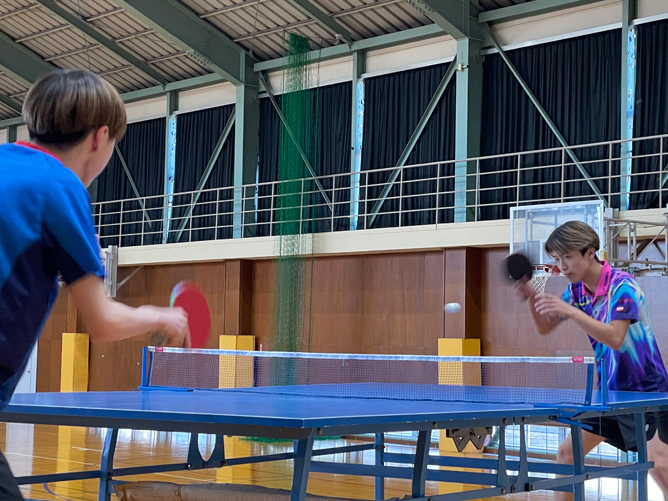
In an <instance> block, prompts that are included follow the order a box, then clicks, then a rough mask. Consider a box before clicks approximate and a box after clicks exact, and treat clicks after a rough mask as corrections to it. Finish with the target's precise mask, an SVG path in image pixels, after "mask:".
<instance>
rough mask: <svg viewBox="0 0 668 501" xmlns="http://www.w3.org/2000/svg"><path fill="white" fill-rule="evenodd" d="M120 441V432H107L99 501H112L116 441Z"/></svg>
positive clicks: (101, 464) (101, 467) (103, 452)
mask: <svg viewBox="0 0 668 501" xmlns="http://www.w3.org/2000/svg"><path fill="white" fill-rule="evenodd" d="M117 440H118V430H109V429H108V430H107V436H106V437H105V438H104V449H103V450H102V460H101V461H100V491H99V493H98V500H99V501H110V500H111V492H110V488H111V485H110V482H111V479H112V477H113V475H114V454H115V453H116V441H117Z"/></svg>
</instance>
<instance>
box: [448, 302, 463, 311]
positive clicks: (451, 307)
mask: <svg viewBox="0 0 668 501" xmlns="http://www.w3.org/2000/svg"><path fill="white" fill-rule="evenodd" d="M461 309H462V305H461V304H459V303H448V304H446V305H445V308H444V310H445V312H446V313H458V312H459V310H461Z"/></svg>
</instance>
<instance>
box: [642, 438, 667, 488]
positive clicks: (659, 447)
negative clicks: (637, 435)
mask: <svg viewBox="0 0 668 501" xmlns="http://www.w3.org/2000/svg"><path fill="white" fill-rule="evenodd" d="M647 459H649V460H650V461H653V462H654V468H652V469H651V470H649V474H650V475H652V478H653V479H654V480H655V481H656V483H657V484H658V485H659V487H660V488H661V491H662V492H663V496H664V498H666V499H668V444H664V443H663V442H662V441H661V439H660V438H659V434H658V433H657V434H656V435H654V438H653V439H652V440H650V441H649V442H647Z"/></svg>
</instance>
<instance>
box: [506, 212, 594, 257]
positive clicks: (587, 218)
mask: <svg viewBox="0 0 668 501" xmlns="http://www.w3.org/2000/svg"><path fill="white" fill-rule="evenodd" d="M604 216H605V206H604V205H603V202H602V201H600V200H596V201H586V202H568V203H560V204H543V205H527V206H522V207H512V208H511V209H510V252H511V253H513V252H518V251H519V252H522V253H524V254H525V255H526V256H527V257H528V258H529V259H530V260H531V263H532V264H550V263H552V262H553V261H554V259H552V258H551V257H550V256H548V255H546V254H545V241H546V240H547V239H548V237H549V236H550V234H551V233H552V231H554V229H555V228H557V227H558V226H561V225H562V224H564V223H565V222H567V221H582V222H585V223H587V224H588V225H589V226H591V227H592V228H594V230H595V231H596V232H597V233H598V236H599V238H600V240H601V247H600V248H601V249H604V248H605V224H604Z"/></svg>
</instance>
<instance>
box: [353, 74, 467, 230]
mask: <svg viewBox="0 0 668 501" xmlns="http://www.w3.org/2000/svg"><path fill="white" fill-rule="evenodd" d="M456 67H457V62H456V61H453V62H451V63H450V66H448V69H447V70H446V72H445V75H443V78H442V79H441V82H440V83H439V84H438V87H437V88H436V91H435V92H434V95H433V96H432V97H431V101H429V104H428V105H427V108H426V109H425V110H424V113H423V114H422V117H421V118H420V121H419V122H418V124H417V125H416V126H415V130H413V134H411V137H410V139H409V140H408V144H407V145H406V147H405V148H404V151H403V152H402V153H401V155H400V156H399V160H398V161H397V163H396V165H395V167H397V169H395V170H393V171H392V174H390V177H389V179H388V180H387V184H386V185H385V186H383V189H382V191H381V192H380V196H379V197H378V200H376V203H375V204H374V206H373V208H372V209H371V212H370V213H369V216H370V217H369V221H368V223H367V225H366V227H367V228H371V227H372V226H373V223H374V222H375V221H376V217H377V216H378V213H379V212H380V209H381V207H382V206H383V203H385V200H386V199H387V196H388V195H389V193H390V191H391V190H392V186H393V185H394V183H395V182H396V180H397V178H398V177H399V174H401V167H403V166H404V165H405V164H406V161H407V160H408V157H409V156H410V155H411V153H412V151H413V148H414V147H415V145H416V144H417V142H418V139H420V135H422V131H423V130H424V128H425V127H426V126H427V123H429V119H430V118H431V115H432V114H433V113H434V110H435V109H436V106H438V103H439V102H440V101H441V97H443V94H444V93H445V89H446V88H447V87H448V83H450V80H451V79H452V76H453V75H454V74H455V70H456Z"/></svg>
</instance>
